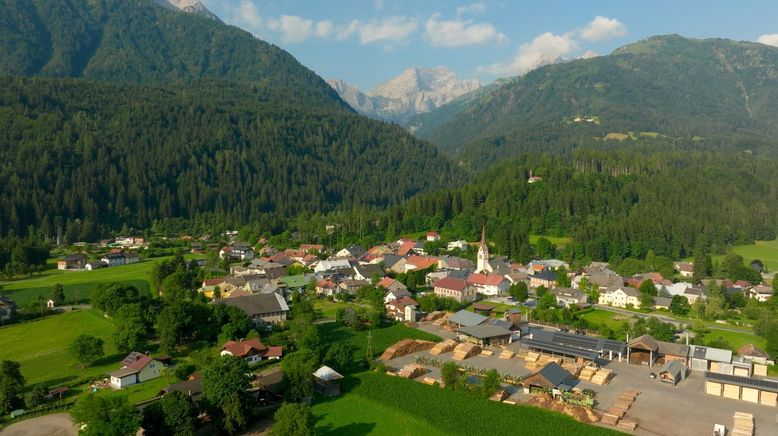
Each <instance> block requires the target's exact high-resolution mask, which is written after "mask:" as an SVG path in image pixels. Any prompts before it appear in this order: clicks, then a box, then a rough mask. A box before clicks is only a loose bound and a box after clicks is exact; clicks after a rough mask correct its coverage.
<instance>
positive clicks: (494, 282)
mask: <svg viewBox="0 0 778 436" xmlns="http://www.w3.org/2000/svg"><path fill="white" fill-rule="evenodd" d="M467 284H468V285H470V286H473V287H474V288H475V289H476V291H477V292H478V293H479V294H483V295H489V296H493V295H505V294H506V293H507V292H508V288H509V287H510V282H508V279H506V278H505V277H503V276H501V275H499V274H476V273H473V274H470V276H468V278H467Z"/></svg>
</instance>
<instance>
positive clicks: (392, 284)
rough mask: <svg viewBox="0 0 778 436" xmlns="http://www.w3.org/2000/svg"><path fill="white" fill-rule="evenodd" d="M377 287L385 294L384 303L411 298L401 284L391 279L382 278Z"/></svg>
mask: <svg viewBox="0 0 778 436" xmlns="http://www.w3.org/2000/svg"><path fill="white" fill-rule="evenodd" d="M377 286H380V287H382V288H384V289H385V290H386V293H385V294H384V302H389V301H392V300H396V299H398V298H402V297H410V296H411V293H410V292H409V291H408V288H407V287H406V286H405V285H404V284H402V282H400V281H398V280H395V279H393V278H391V277H384V278H383V279H381V281H379V282H378V283H377Z"/></svg>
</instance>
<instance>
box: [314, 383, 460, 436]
mask: <svg viewBox="0 0 778 436" xmlns="http://www.w3.org/2000/svg"><path fill="white" fill-rule="evenodd" d="M355 411H359V412H358V413H355ZM313 414H314V416H315V417H316V434H319V435H322V436H330V435H331V436H341V435H342V436H361V435H366V434H371V435H386V436H394V435H430V436H436V435H440V436H443V435H445V434H446V433H443V432H441V431H438V430H437V429H435V427H433V426H432V425H430V424H428V423H426V422H424V421H422V420H419V419H417V418H415V417H413V416H410V415H407V414H404V413H401V412H399V411H397V410H394V409H391V408H389V407H386V406H384V405H382V404H380V403H378V402H375V401H371V400H369V399H366V398H364V397H361V396H359V395H356V394H353V393H350V392H349V393H346V394H344V395H342V396H340V397H337V398H334V399H326V400H325V399H323V398H321V397H317V398H316V401H315V402H314V404H313Z"/></svg>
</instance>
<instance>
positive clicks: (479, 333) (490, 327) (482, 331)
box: [457, 323, 513, 339]
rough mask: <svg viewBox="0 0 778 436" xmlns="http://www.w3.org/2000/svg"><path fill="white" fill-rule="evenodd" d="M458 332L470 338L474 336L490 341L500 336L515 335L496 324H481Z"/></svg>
mask: <svg viewBox="0 0 778 436" xmlns="http://www.w3.org/2000/svg"><path fill="white" fill-rule="evenodd" d="M457 331H458V332H461V333H464V334H466V335H468V336H473V337H475V338H478V339H488V338H494V337H498V336H510V335H512V334H513V332H511V331H510V330H508V329H506V328H505V327H500V326H498V325H494V324H489V323H485V324H479V325H474V326H469V327H462V328H459V329H457Z"/></svg>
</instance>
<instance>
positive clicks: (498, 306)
mask: <svg viewBox="0 0 778 436" xmlns="http://www.w3.org/2000/svg"><path fill="white" fill-rule="evenodd" d="M479 303H482V304H493V305H494V314H495V316H497V317H502V316H503V315H504V314H505V312H506V311H507V310H508V309H520V310H521V312H522V313H525V314H526V312H527V308H526V307H525V306H512V305H510V304H503V303H498V302H496V301H489V300H484V301H479ZM465 310H469V311H471V312H474V310H473V305H472V304H471V305H469V306H467V307H466V308H465Z"/></svg>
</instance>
